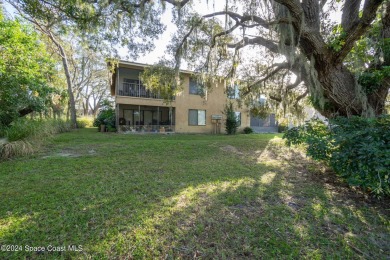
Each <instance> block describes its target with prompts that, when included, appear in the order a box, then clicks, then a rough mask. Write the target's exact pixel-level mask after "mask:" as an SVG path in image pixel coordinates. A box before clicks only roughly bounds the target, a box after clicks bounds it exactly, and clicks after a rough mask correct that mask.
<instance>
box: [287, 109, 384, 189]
mask: <svg viewBox="0 0 390 260" xmlns="http://www.w3.org/2000/svg"><path fill="white" fill-rule="evenodd" d="M389 133H390V116H388V115H387V116H381V117H378V118H362V117H352V118H343V117H339V118H336V119H334V120H332V121H331V124H330V125H329V126H326V125H325V124H324V123H322V122H321V121H319V120H312V121H309V122H307V123H306V124H305V125H304V126H300V127H295V128H292V129H290V130H288V131H287V132H286V133H285V135H284V136H283V138H285V139H287V144H288V145H291V144H301V143H305V144H307V146H306V149H307V150H306V151H307V154H308V155H309V156H311V157H312V158H313V159H315V160H322V161H324V162H326V163H327V164H328V165H329V166H330V167H331V168H332V169H333V170H334V171H335V172H336V173H337V174H338V175H340V176H341V177H342V178H344V179H345V180H346V181H347V182H348V183H349V184H350V185H351V186H359V187H362V188H363V189H365V190H368V191H370V192H372V193H374V194H375V195H377V196H380V195H383V194H384V195H390V170H389V169H390V156H389V154H390V134H389Z"/></svg>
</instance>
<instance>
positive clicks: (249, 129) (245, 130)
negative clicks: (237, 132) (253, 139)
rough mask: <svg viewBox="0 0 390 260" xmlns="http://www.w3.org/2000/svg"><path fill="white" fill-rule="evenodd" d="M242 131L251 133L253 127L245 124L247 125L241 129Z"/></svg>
mask: <svg viewBox="0 0 390 260" xmlns="http://www.w3.org/2000/svg"><path fill="white" fill-rule="evenodd" d="M242 132H243V133H244V134H251V133H253V129H252V128H250V127H249V126H247V127H245V128H244V130H242Z"/></svg>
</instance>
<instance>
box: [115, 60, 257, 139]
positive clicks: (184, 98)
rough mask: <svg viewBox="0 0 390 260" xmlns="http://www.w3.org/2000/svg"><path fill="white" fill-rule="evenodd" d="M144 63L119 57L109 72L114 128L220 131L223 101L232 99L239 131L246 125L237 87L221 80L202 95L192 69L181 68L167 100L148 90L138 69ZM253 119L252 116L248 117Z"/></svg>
mask: <svg viewBox="0 0 390 260" xmlns="http://www.w3.org/2000/svg"><path fill="white" fill-rule="evenodd" d="M147 66H148V65H145V64H140V63H134V62H128V61H119V64H118V66H117V68H116V69H115V71H114V72H113V74H112V81H111V86H110V88H111V89H110V90H111V94H112V95H113V96H114V97H115V109H116V119H117V129H118V130H119V131H122V132H123V131H131V132H178V133H224V132H225V124H224V123H225V121H224V120H225V118H226V117H225V115H224V114H223V111H224V108H225V105H226V104H227V103H228V102H229V101H233V102H234V105H235V108H236V111H235V113H236V117H237V120H238V123H239V129H238V130H239V131H240V130H242V129H243V128H244V127H247V126H250V123H251V118H250V113H249V110H248V109H247V108H244V107H243V108H239V107H238V105H237V102H236V101H235V99H236V98H237V97H238V93H237V91H235V90H233V91H232V89H230V88H229V87H228V86H227V85H226V82H225V81H223V80H221V81H218V82H216V83H215V86H214V87H213V88H212V90H211V91H209V92H208V93H206V95H203V96H202V95H201V94H200V88H199V85H198V84H197V82H196V80H194V79H193V72H191V71H184V70H183V71H181V75H182V78H183V86H182V87H183V88H182V91H181V92H180V93H178V94H177V95H176V97H175V99H174V100H173V101H172V102H171V103H165V102H164V100H163V99H162V98H161V97H160V96H159V95H158V94H154V93H152V92H150V91H148V90H147V89H146V88H145V86H144V85H143V84H142V82H141V81H140V77H139V76H140V73H142V71H143V70H144V68H145V67H147ZM252 121H253V119H252Z"/></svg>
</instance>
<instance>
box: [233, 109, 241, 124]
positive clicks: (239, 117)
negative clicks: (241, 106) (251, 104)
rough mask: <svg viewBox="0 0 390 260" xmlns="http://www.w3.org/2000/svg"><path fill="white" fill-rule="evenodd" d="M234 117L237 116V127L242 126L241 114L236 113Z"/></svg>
mask: <svg viewBox="0 0 390 260" xmlns="http://www.w3.org/2000/svg"><path fill="white" fill-rule="evenodd" d="M234 115H235V116H236V121H237V125H238V126H240V125H241V112H234Z"/></svg>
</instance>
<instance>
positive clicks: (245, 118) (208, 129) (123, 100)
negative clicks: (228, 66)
mask: <svg viewBox="0 0 390 260" xmlns="http://www.w3.org/2000/svg"><path fill="white" fill-rule="evenodd" d="M128 68H132V69H133V68H134V67H131V66H128ZM136 69H141V70H142V68H139V67H136ZM137 76H138V73H134V72H129V71H126V70H123V69H120V71H119V76H118V80H117V82H119V84H123V79H124V78H130V79H138V78H137ZM183 78H184V80H183V85H182V87H183V91H182V92H181V93H179V94H178V95H177V96H176V100H175V101H174V102H173V103H172V106H173V107H175V115H176V117H175V122H176V126H175V131H176V132H178V133H212V132H213V129H214V125H213V123H212V120H211V115H222V116H223V120H222V124H221V133H224V132H225V125H224V119H225V115H223V110H224V107H225V104H226V103H227V102H228V101H229V100H231V99H228V98H227V95H226V85H225V83H224V81H223V80H221V81H218V82H216V83H215V85H214V87H213V88H212V90H211V91H209V92H208V93H207V95H206V96H205V97H201V96H199V95H193V94H190V93H189V78H190V75H189V74H183ZM115 101H116V103H117V104H134V105H144V106H165V107H166V106H169V105H168V104H165V103H164V102H163V100H158V99H146V98H134V97H126V96H118V95H117V96H116V97H115ZM232 101H234V102H235V100H232ZM235 107H236V108H237V109H236V111H237V112H241V126H240V127H239V131H240V130H242V129H243V128H244V127H246V126H249V125H250V117H249V112H248V109H246V108H238V106H237V103H236V102H235ZM189 109H198V110H206V125H205V126H193V125H189V124H188V114H189Z"/></svg>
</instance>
